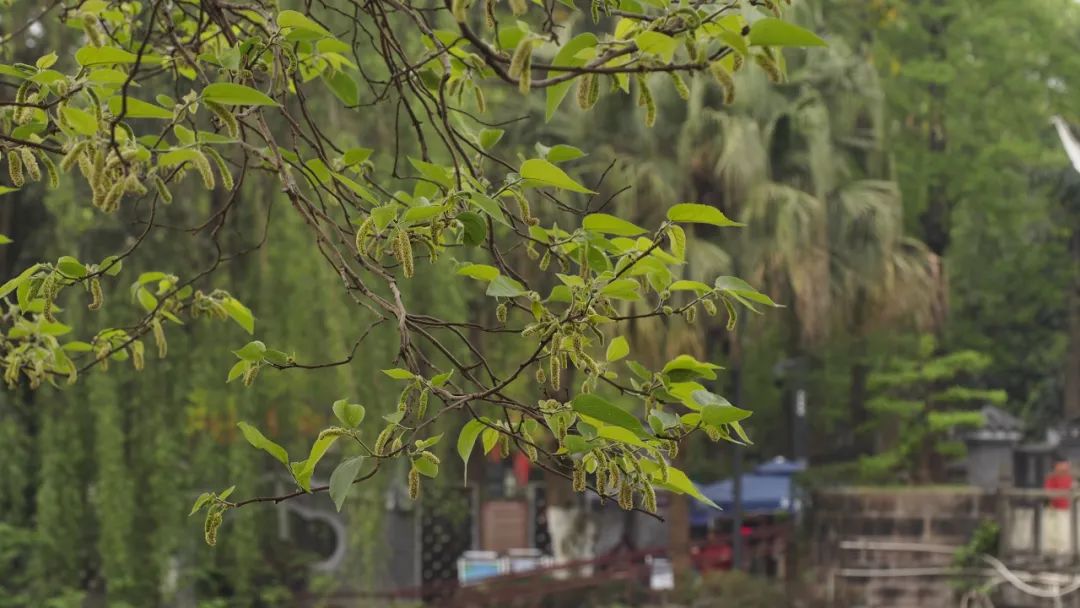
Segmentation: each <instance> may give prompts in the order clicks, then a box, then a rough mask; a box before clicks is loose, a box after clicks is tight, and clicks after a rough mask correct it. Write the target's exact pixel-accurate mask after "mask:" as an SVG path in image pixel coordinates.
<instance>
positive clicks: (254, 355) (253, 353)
mask: <svg viewBox="0 0 1080 608" xmlns="http://www.w3.org/2000/svg"><path fill="white" fill-rule="evenodd" d="M265 352H266V345H265V344H263V343H262V342H260V341H258V340H254V341H252V342H248V343H247V344H245V345H244V346H243V348H241V349H239V350H234V351H233V354H234V355H236V356H237V357H240V358H241V359H244V360H245V361H261V360H262V358H263V353H265Z"/></svg>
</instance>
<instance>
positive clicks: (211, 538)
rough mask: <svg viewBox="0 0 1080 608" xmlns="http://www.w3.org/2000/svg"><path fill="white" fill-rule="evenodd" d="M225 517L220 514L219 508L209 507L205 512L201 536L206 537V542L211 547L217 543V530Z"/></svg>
mask: <svg viewBox="0 0 1080 608" xmlns="http://www.w3.org/2000/svg"><path fill="white" fill-rule="evenodd" d="M224 519H225V518H224V517H223V516H222V515H221V510H220V509H215V508H213V507H211V508H210V510H209V511H207V512H206V521H205V522H203V536H204V538H205V539H206V544H207V545H210V546H211V547H213V546H214V545H216V544H217V532H218V528H220V527H221V522H222V521H223V520H224Z"/></svg>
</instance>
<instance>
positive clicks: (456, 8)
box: [450, 0, 469, 23]
mask: <svg viewBox="0 0 1080 608" xmlns="http://www.w3.org/2000/svg"><path fill="white" fill-rule="evenodd" d="M466 2H467V0H453V2H451V3H450V14H451V15H453V17H454V21H457V22H458V23H465V21H466V20H467V19H468V18H469V14H468V11H467V9H468V5H467V4H466Z"/></svg>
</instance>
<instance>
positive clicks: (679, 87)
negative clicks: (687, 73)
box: [668, 72, 690, 101]
mask: <svg viewBox="0 0 1080 608" xmlns="http://www.w3.org/2000/svg"><path fill="white" fill-rule="evenodd" d="M668 74H670V75H671V84H673V85H675V92H676V93H678V94H679V98H680V99H682V100H683V101H687V100H688V99H690V88H689V87H687V86H686V81H685V80H683V77H682V76H681V75H679V74H677V73H675V72H668Z"/></svg>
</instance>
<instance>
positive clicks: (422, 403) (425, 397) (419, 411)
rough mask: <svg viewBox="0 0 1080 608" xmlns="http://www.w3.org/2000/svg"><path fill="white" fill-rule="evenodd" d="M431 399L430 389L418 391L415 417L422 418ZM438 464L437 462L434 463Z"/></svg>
mask: <svg viewBox="0 0 1080 608" xmlns="http://www.w3.org/2000/svg"><path fill="white" fill-rule="evenodd" d="M430 399H431V389H429V388H425V389H424V390H422V391H420V397H419V398H418V399H417V400H416V419H417V420H423V419H424V415H425V414H427V406H428V401H429V400H430ZM435 464H438V463H435Z"/></svg>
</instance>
